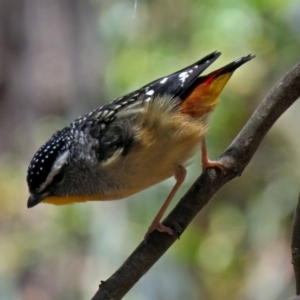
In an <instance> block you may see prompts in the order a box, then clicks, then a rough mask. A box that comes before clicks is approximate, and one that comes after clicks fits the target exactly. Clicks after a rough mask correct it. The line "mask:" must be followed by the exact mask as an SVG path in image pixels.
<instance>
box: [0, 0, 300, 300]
mask: <svg viewBox="0 0 300 300" xmlns="http://www.w3.org/2000/svg"><path fill="white" fill-rule="evenodd" d="M299 49H300V2H299V0H285V1H284V0H257V1H250V0H229V1H224V0H185V1H181V0H153V1H142V0H137V1H125V0H119V1H117V0H114V1H109V0H106V1H104V0H103V1H101V0H75V1H71V0H51V1H47V0H1V1H0V199H1V202H0V204H1V206H0V299H15V300H32V299H39V300H50V299H60V300H64V299H66V300H69V299H72V300H81V299H90V298H91V297H92V296H93V295H94V293H95V292H96V290H97V287H98V284H99V282H100V280H105V279H107V278H108V277H109V276H110V275H111V274H112V273H113V272H114V271H115V270H116V269H117V268H118V267H119V266H120V265H121V263H122V262H123V261H124V260H125V259H126V257H127V256H128V255H129V254H130V253H131V252H132V251H133V250H134V249H135V247H136V246H137V244H138V243H139V242H140V241H141V240H142V238H143V235H144V233H145V231H146V229H147V227H148V225H149V224H150V222H151V220H152V218H153V217H154V215H155V214H156V212H157V211H158V209H159V207H160V205H161V204H162V202H163V201H164V199H165V197H166V195H167V194H168V192H169V190H170V188H171V187H172V185H173V184H174V179H169V180H167V181H165V182H163V183H161V184H159V185H157V186H155V187H153V188H150V189H148V190H146V191H144V192H142V193H139V194H137V195H135V196H133V197H130V198H128V199H126V200H123V201H114V202H102V203H100V202H98V203H92V202H91V203H85V204H77V205H71V206H64V207H55V206H51V205H46V204H44V205H43V204H41V205H38V206H37V207H35V208H33V209H31V210H28V209H27V208H26V201H27V197H28V191H27V186H26V179H25V177H26V170H27V166H28V164H29V161H30V159H31V157H32V155H33V154H34V153H35V151H36V150H37V149H38V148H39V147H40V145H41V144H42V143H44V142H45V141H46V140H47V139H48V138H49V137H50V136H51V135H52V134H53V132H54V131H56V130H57V129H60V128H61V127H63V126H65V125H67V124H69V123H70V122H71V121H72V120H73V119H74V118H75V117H77V116H78V115H81V114H84V113H86V112H89V111H90V110H92V109H93V108H96V107H97V106H99V105H101V104H103V103H106V102H108V101H110V100H112V99H114V98H116V97H118V96H121V95H122V94H124V93H127V92H130V91H132V90H134V89H136V88H139V87H140V86H142V85H144V84H146V83H147V82H149V81H152V80H154V79H156V78H158V77H161V76H164V75H167V74H168V73H170V72H174V71H177V70H178V69H180V68H183V67H184V66H186V65H188V64H191V63H193V62H194V61H196V60H198V59H199V58H201V57H202V56H204V55H206V54H207V53H210V52H211V51H214V50H221V51H222V52H223V55H222V56H221V57H220V58H219V59H218V61H216V62H215V63H214V65H213V67H211V68H210V70H212V69H213V68H217V67H220V66H222V65H223V64H225V63H228V62H230V61H231V60H235V59H237V58H239V57H240V56H242V55H246V54H249V53H252V54H256V56H257V57H256V58H255V59H254V60H253V61H251V62H249V63H247V64H246V65H244V66H243V67H242V68H240V69H239V70H238V71H236V72H235V74H234V76H233V77H232V79H231V80H230V82H229V83H228V85H227V87H226V88H225V90H224V92H223V93H222V96H221V99H222V103H221V104H220V105H219V107H218V108H217V109H216V111H215V113H214V115H213V116H212V118H211V130H210V132H209V135H208V138H207V142H208V148H209V153H210V156H211V158H216V157H218V155H220V154H221V153H222V152H223V151H224V150H225V149H226V147H227V146H228V145H229V143H230V142H231V141H232V139H233V138H234V137H235V136H236V134H237V133H238V132H239V130H240V129H241V128H242V126H243V125H244V124H245V122H246V121H247V119H248V118H249V117H250V115H251V114H252V112H253V111H254V110H255V108H256V107H257V106H258V105H259V103H260V102H261V101H262V99H263V97H264V96H265V95H266V93H267V92H268V91H269V90H270V88H271V87H272V86H273V85H274V84H275V83H276V81H277V80H279V79H280V77H282V76H283V74H284V73H285V72H286V71H288V70H289V69H290V68H291V67H292V66H293V65H294V64H295V63H296V62H298V61H299V60H300V50H299ZM299 117H300V103H296V104H295V105H293V106H292V107H291V108H290V109H289V110H288V111H287V112H286V113H285V114H284V115H283V116H282V117H281V118H280V120H279V121H278V122H277V123H276V124H275V126H274V127H273V128H272V130H271V131H270V132H269V133H268V135H267V136H266V138H265V139H264V141H263V143H262V144H261V146H260V148H259V149H258V151H257V153H256V154H255V156H254V158H253V159H252V161H251V163H250V164H249V165H248V167H247V168H246V170H245V171H244V173H243V175H242V177H240V178H237V179H235V180H234V181H233V182H231V183H229V184H228V185H226V186H225V187H224V188H223V189H222V190H221V191H220V192H219V193H218V194H217V195H216V196H215V197H214V199H213V200H212V201H211V202H210V203H209V204H208V205H207V207H206V208H205V209H204V210H203V211H202V212H201V213H200V214H199V215H198V216H197V218H196V219H195V220H194V221H193V223H192V224H191V225H190V226H189V228H188V229H187V230H186V232H185V233H184V234H183V235H182V237H181V239H180V241H178V242H177V243H175V244H174V246H173V247H172V248H171V249H170V250H169V251H168V252H167V253H166V254H165V255H164V256H163V257H162V258H161V259H160V261H159V262H158V263H157V264H156V265H155V266H154V267H153V268H152V269H151V270H150V271H149V272H148V273H147V274H146V275H145V276H144V277H143V278H142V279H141V280H140V281H139V282H138V283H137V284H136V286H135V287H134V288H133V289H132V290H131V291H130V292H129V293H128V294H127V295H126V296H125V298H124V299H128V300H129V299H133V300H153V299H157V300H159V299H164V300H165V299H172V300H181V299H187V300H194V299H206V300H218V299H220V300H221V299H222V300H223V299H246V300H260V299H261V300H268V299H270V300H276V299H278V300H279V299H288V298H289V297H291V296H293V295H294V282H293V272H292V265H291V263H290V261H291V255H290V238H291V234H290V232H291V224H292V216H293V211H294V208H295V205H296V202H297V198H298V194H299V189H300V185H299V182H300V168H299V166H300V153H299V149H300V138H299V135H300V121H299ZM199 158H200V154H199V155H198V156H197V157H195V159H194V161H193V163H192V165H191V166H190V167H189V168H188V177H187V180H186V181H185V183H184V185H183V186H182V188H181V190H180V193H179V194H178V195H177V197H176V199H175V201H174V204H173V205H175V203H176V202H177V201H178V200H179V199H180V196H182V195H183V193H184V192H185V191H186V190H187V189H188V188H189V186H190V185H191V184H192V182H193V181H194V180H195V179H196V178H197V176H198V175H199V173H200V159H199ZM146 175H147V174H141V176H146Z"/></svg>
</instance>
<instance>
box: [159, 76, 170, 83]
mask: <svg viewBox="0 0 300 300" xmlns="http://www.w3.org/2000/svg"><path fill="white" fill-rule="evenodd" d="M167 80H168V77H165V78H164V79H162V80H161V81H160V82H159V83H161V84H164V83H166V81H167Z"/></svg>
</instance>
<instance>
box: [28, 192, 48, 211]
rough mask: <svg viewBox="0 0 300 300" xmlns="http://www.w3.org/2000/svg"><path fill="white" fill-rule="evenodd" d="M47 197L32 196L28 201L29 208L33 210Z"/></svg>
mask: <svg viewBox="0 0 300 300" xmlns="http://www.w3.org/2000/svg"><path fill="white" fill-rule="evenodd" d="M44 198H45V197H43V196H42V195H35V194H30V196H29V198H28V201H27V207H28V208H31V207H34V206H36V205H37V204H39V203H40V202H41V201H43V199H44Z"/></svg>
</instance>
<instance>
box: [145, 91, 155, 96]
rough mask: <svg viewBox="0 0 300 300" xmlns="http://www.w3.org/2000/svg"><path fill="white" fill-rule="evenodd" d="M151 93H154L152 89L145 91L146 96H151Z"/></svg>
mask: <svg viewBox="0 0 300 300" xmlns="http://www.w3.org/2000/svg"><path fill="white" fill-rule="evenodd" d="M153 94H154V90H150V91H148V92H147V93H146V95H148V96H152V95H153Z"/></svg>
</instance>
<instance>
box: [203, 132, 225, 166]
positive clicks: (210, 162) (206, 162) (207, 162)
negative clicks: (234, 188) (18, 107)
mask: <svg viewBox="0 0 300 300" xmlns="http://www.w3.org/2000/svg"><path fill="white" fill-rule="evenodd" d="M201 152H202V172H204V171H205V170H206V169H207V168H219V169H221V170H222V171H224V168H225V167H224V165H223V164H222V163H221V162H220V161H216V160H209V158H208V155H207V149H206V142H205V138H204V139H203V140H202V142H201Z"/></svg>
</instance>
